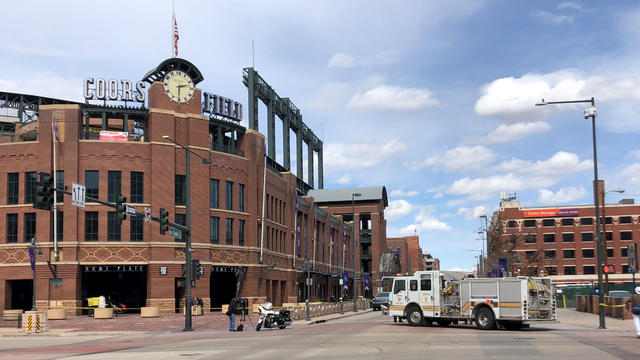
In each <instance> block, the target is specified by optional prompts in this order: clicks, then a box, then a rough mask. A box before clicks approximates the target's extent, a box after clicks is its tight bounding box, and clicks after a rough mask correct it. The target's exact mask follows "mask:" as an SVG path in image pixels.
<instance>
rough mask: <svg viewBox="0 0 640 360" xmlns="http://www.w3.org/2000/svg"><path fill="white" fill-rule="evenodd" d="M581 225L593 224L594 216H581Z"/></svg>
mask: <svg viewBox="0 0 640 360" xmlns="http://www.w3.org/2000/svg"><path fill="white" fill-rule="evenodd" d="M580 225H593V218H590V217H589V218H580Z"/></svg>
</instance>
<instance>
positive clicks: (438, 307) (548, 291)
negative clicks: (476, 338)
mask: <svg viewBox="0 0 640 360" xmlns="http://www.w3.org/2000/svg"><path fill="white" fill-rule="evenodd" d="M554 295H555V289H554V285H553V284H552V283H551V280H550V279H549V278H539V277H524V276H518V277H512V278H482V279H475V278H466V277H465V276H464V275H463V274H461V273H459V272H448V271H417V272H416V273H415V274H414V275H410V276H397V277H394V278H393V286H392V291H391V293H390V294H389V297H390V299H389V300H390V301H389V303H390V305H389V309H388V311H387V313H388V315H389V316H395V317H400V318H403V319H407V322H408V323H409V324H410V325H412V326H417V325H429V324H433V322H434V321H435V322H437V323H438V324H439V325H440V326H447V325H449V324H451V323H452V322H455V323H457V322H458V321H461V320H463V321H465V322H468V321H471V322H475V323H476V326H477V327H478V328H480V329H485V330H486V329H494V328H496V327H501V328H509V329H519V328H521V327H523V326H528V324H531V323H534V322H543V321H555V320H556V301H555V297H554Z"/></svg>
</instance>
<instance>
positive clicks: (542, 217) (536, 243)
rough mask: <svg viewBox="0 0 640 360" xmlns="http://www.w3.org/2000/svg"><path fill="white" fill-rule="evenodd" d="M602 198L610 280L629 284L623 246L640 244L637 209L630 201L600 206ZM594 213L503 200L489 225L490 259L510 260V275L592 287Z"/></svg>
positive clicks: (575, 207)
mask: <svg viewBox="0 0 640 360" xmlns="http://www.w3.org/2000/svg"><path fill="white" fill-rule="evenodd" d="M600 189H604V183H602V184H601V185H600ZM603 194H604V193H603V192H602V190H601V196H600V199H601V203H600V209H601V211H602V213H601V216H602V219H603V220H602V221H601V229H602V230H601V231H602V232H603V234H606V240H605V241H604V248H605V254H604V255H605V257H604V259H605V260H604V263H605V264H611V265H613V267H614V269H615V274H610V275H608V276H609V281H613V282H630V281H631V274H630V273H629V263H628V256H627V255H628V253H627V246H629V245H631V244H634V243H636V244H637V243H638V240H639V238H640V224H639V216H640V206H638V205H636V204H634V202H633V200H623V201H621V202H620V203H617V204H606V206H603V204H604V201H602V200H603V199H604V195H603ZM594 209H595V207H594V205H593V204H590V205H566V206H557V207H529V208H524V207H521V206H520V203H519V202H518V201H515V200H503V201H501V202H500V210H499V211H498V212H496V213H494V216H493V219H492V224H491V230H490V236H489V237H490V239H489V247H488V249H489V257H492V256H494V257H502V258H505V259H506V258H507V257H508V258H509V271H512V272H513V271H519V272H520V273H521V274H527V275H533V274H540V273H541V272H543V273H544V274H546V275H549V276H551V277H552V278H553V279H554V280H555V281H557V282H565V283H574V282H576V283H585V282H587V283H589V282H596V281H597V272H598V269H597V242H596V231H595V227H596V225H595V224H596V221H595V215H596V214H595V211H594ZM492 234H495V235H493V236H492ZM496 236H498V237H497V238H496ZM603 239H604V238H603ZM507 244H508V245H507ZM507 248H508V251H507ZM496 252H499V253H496Z"/></svg>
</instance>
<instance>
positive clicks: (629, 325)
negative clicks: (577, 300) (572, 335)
mask: <svg viewBox="0 0 640 360" xmlns="http://www.w3.org/2000/svg"><path fill="white" fill-rule="evenodd" d="M557 312H558V323H557V324H556V325H554V326H550V327H553V328H563V329H564V328H566V326H570V327H572V328H576V329H585V330H586V329H592V330H602V331H606V330H604V329H598V328H599V327H600V318H599V316H598V314H591V313H587V312H580V311H575V310H573V309H558V310H557ZM604 322H605V327H606V329H607V330H614V331H629V330H634V327H633V321H632V320H621V319H615V318H612V317H608V316H605V318H604Z"/></svg>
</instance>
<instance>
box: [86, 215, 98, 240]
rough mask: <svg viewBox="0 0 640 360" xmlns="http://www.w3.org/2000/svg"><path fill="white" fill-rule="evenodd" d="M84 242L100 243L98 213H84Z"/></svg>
mask: <svg viewBox="0 0 640 360" xmlns="http://www.w3.org/2000/svg"><path fill="white" fill-rule="evenodd" d="M84 241H98V212H97V211H86V212H85V213H84Z"/></svg>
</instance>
